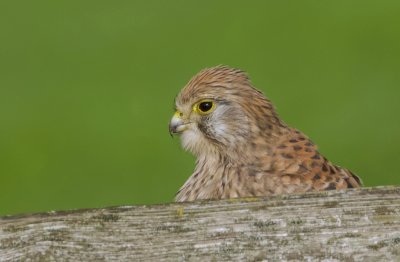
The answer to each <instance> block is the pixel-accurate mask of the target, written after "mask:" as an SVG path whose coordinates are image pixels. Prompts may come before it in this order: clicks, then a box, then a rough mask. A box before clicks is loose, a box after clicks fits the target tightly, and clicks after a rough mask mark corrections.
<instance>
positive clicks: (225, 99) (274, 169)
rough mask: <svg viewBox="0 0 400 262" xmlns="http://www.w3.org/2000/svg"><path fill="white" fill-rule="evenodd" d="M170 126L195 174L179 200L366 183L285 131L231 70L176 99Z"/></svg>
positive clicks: (197, 80) (207, 77)
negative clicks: (193, 163)
mask: <svg viewBox="0 0 400 262" xmlns="http://www.w3.org/2000/svg"><path fill="white" fill-rule="evenodd" d="M175 103H176V112H175V114H174V116H173V117H172V119H171V122H170V124H169V131H170V133H171V134H179V135H180V137H181V143H182V146H183V148H184V149H186V150H188V151H190V152H191V153H193V154H194V155H195V156H196V158H197V160H196V168H195V170H194V172H193V174H192V175H191V176H190V178H189V179H188V180H187V181H186V182H185V184H184V185H183V186H182V187H181V189H180V190H179V191H178V193H177V194H176V201H179V202H181V201H193V200H197V199H223V198H235V197H251V196H267V195H275V194H285V193H301V192H308V191H321V190H334V189H345V188H358V187H360V186H361V184H362V182H361V179H360V178H359V177H358V176H356V175H354V174H353V173H352V172H351V171H350V170H348V169H345V168H342V167H339V166H337V165H334V164H332V163H331V162H330V161H329V160H327V159H326V158H325V157H324V156H322V155H321V154H320V153H319V152H318V150H317V146H316V145H315V144H314V143H313V142H312V141H311V140H310V139H309V138H308V137H307V136H306V135H304V134H303V133H302V132H300V131H299V130H297V129H294V128H291V127H289V126H288V125H286V124H285V123H284V122H283V121H282V120H281V119H280V118H279V116H278V115H277V113H276V111H275V109H274V106H273V105H272V103H271V101H270V100H269V99H267V98H266V97H265V96H264V95H263V93H262V92H261V91H259V90H257V89H256V88H254V87H253V85H252V84H251V82H250V79H249V77H248V76H247V74H246V73H245V72H243V71H241V70H239V69H234V68H229V67H226V66H217V67H213V68H207V69H204V70H202V71H201V72H199V73H198V74H197V75H195V76H194V77H193V78H192V79H191V80H190V81H189V83H188V84H187V85H186V86H185V87H184V88H183V89H182V90H181V92H180V93H179V94H178V96H177V97H176V99H175Z"/></svg>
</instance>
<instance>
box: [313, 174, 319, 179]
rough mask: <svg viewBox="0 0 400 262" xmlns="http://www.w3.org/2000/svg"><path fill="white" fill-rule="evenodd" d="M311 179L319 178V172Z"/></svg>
mask: <svg viewBox="0 0 400 262" xmlns="http://www.w3.org/2000/svg"><path fill="white" fill-rule="evenodd" d="M313 179H314V180H318V179H321V175H320V173H317V174H316V175H315V176H314V177H313Z"/></svg>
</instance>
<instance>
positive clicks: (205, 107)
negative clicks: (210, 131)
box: [194, 100, 215, 114]
mask: <svg viewBox="0 0 400 262" xmlns="http://www.w3.org/2000/svg"><path fill="white" fill-rule="evenodd" d="M214 107H215V104H214V102H213V101H210V100H204V101H201V102H200V103H198V104H197V106H195V108H194V109H195V111H197V112H198V113H201V114H208V113H211V111H212V110H213V109H214Z"/></svg>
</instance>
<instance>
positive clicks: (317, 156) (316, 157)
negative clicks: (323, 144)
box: [311, 153, 321, 159]
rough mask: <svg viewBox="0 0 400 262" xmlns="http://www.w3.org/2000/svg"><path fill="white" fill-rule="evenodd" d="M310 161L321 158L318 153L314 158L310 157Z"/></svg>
mask: <svg viewBox="0 0 400 262" xmlns="http://www.w3.org/2000/svg"><path fill="white" fill-rule="evenodd" d="M311 158H312V159H320V158H321V157H320V156H319V154H318V153H316V154H315V155H314V156H312V157H311Z"/></svg>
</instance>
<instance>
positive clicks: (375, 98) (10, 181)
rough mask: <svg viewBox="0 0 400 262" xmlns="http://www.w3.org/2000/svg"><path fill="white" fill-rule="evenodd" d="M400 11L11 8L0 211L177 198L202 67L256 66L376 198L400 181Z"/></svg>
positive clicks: (288, 111)
mask: <svg viewBox="0 0 400 262" xmlns="http://www.w3.org/2000/svg"><path fill="white" fill-rule="evenodd" d="M399 13H400V1H361V0H360V1H347V0H340V1H329V2H328V1H247V2H245V1H227V0H224V1H211V0H207V1H204V0H203V1H183V0H179V1H177V0H174V1H163V0H158V1H154V0H150V1H8V0H4V1H1V2H0V34H1V39H0V74H1V76H0V179H1V180H0V181H1V182H0V214H1V215H4V214H14V213H25V212H36V211H47V210H54V209H55V210H60V209H72V208H83V207H102V206H109V205H127V204H150V203H161V202H169V201H172V200H173V197H174V194H175V192H176V191H177V190H178V189H179V187H180V186H181V185H182V184H183V182H184V181H185V180H186V179H187V177H188V176H189V175H190V174H191V172H192V169H193V167H194V159H193V157H192V156H190V155H189V154H188V153H186V152H184V151H182V149H181V148H180V145H179V140H178V139H177V138H175V139H171V137H170V136H169V134H168V130H167V126H168V122H169V119H170V117H171V116H172V113H173V112H172V104H173V99H174V97H175V95H176V94H177V93H178V91H179V90H180V89H181V87H183V86H184V84H185V83H186V82H187V81H188V80H189V79H190V77H191V76H192V75H194V74H195V73H197V71H199V70H200V69H202V68H204V67H209V66H214V65H217V64H226V65H229V66H234V67H239V68H242V69H244V70H246V71H247V72H248V73H249V74H250V76H251V78H252V80H253V83H254V84H255V86H256V87H258V88H259V89H262V90H263V91H264V92H265V93H266V94H267V96H268V97H270V98H271V99H272V101H273V102H274V103H275V105H276V107H277V109H278V112H279V113H280V115H281V116H282V117H283V119H284V120H285V121H286V122H287V123H289V124H290V125H292V126H295V127H297V128H299V129H301V130H303V131H304V132H305V133H306V134H308V135H309V136H310V137H311V138H312V139H313V140H314V142H316V143H317V144H318V145H319V146H320V150H321V152H323V153H324V154H325V155H326V156H327V157H328V158H330V159H331V160H332V161H334V162H335V163H337V164H339V165H342V166H345V167H348V168H349V169H351V170H353V171H354V172H355V173H357V174H359V175H360V176H361V177H362V178H363V180H364V183H365V185H366V186H374V185H385V184H399V182H400V174H399V172H398V170H397V165H398V163H399V162H400V152H399V145H400V136H399V133H400V121H399V116H398V115H397V114H398V113H400V15H399Z"/></svg>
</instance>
